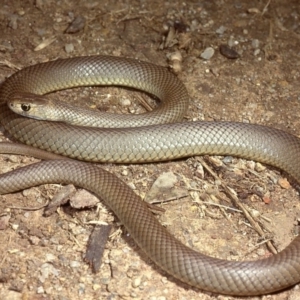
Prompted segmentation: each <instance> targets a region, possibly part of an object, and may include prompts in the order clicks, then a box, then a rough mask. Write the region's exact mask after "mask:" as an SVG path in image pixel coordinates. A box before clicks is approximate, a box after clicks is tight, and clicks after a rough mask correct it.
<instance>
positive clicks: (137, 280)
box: [132, 277, 142, 288]
mask: <svg viewBox="0 0 300 300" xmlns="http://www.w3.org/2000/svg"><path fill="white" fill-rule="evenodd" d="M141 282H142V279H141V277H137V278H135V279H134V280H133V282H132V287H134V288H136V287H138V286H140V284H141Z"/></svg>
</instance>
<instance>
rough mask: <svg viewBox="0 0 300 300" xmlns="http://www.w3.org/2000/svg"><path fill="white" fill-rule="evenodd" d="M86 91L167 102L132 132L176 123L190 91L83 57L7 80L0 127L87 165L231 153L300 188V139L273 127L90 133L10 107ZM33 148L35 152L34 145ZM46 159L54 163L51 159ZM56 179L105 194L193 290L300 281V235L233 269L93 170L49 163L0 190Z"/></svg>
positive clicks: (118, 61) (133, 67) (249, 290)
mask: <svg viewBox="0 0 300 300" xmlns="http://www.w3.org/2000/svg"><path fill="white" fill-rule="evenodd" d="M86 85H121V86H129V87H133V88H137V89H140V90H144V91H146V92H148V93H151V94H154V95H155V96H157V97H159V98H160V99H162V100H163V103H164V104H163V105H161V106H160V108H159V109H158V111H155V112H154V113H153V119H152V117H151V120H150V119H147V118H145V119H144V116H143V115H142V116H137V119H133V116H132V115H130V120H134V121H131V122H132V123H134V124H131V126H132V125H135V124H136V125H137V126H143V125H151V124H154V123H156V122H159V121H160V120H162V119H163V118H164V117H163V116H162V114H163V115H166V117H167V119H165V120H164V122H173V121H175V120H177V119H178V118H179V119H180V118H181V117H182V116H183V114H184V112H185V109H186V108H187V100H188V96H187V92H186V89H185V88H184V86H183V85H182V83H181V82H180V81H179V80H178V79H177V78H176V77H175V76H173V75H172V74H171V73H169V72H168V71H167V70H166V69H164V68H162V67H158V66H154V65H152V64H148V63H144V62H139V61H136V60H130V59H125V58H116V57H106V56H95V57H78V58H73V59H66V60H57V61H54V62H48V63H44V64H38V65H35V66H32V67H29V68H25V69H23V70H21V71H20V72H17V73H16V74H14V75H13V76H11V77H10V78H8V79H7V80H6V81H5V82H4V84H3V85H2V87H1V90H0V99H1V100H0V101H1V103H2V104H1V106H0V121H1V124H2V125H3V127H4V128H5V129H6V131H7V132H8V133H9V134H10V135H11V136H12V137H13V138H15V139H16V140H19V141H21V142H23V143H26V144H28V145H32V146H34V147H38V148H40V149H44V150H47V151H50V152H53V153H57V154H61V155H65V156H69V157H71V158H75V159H80V160H87V161H97V162H98V161H101V162H119V163H121V162H125V163H129V162H132V163H136V162H154V161H162V160H170V159H176V158H181V157H188V156H192V155H203V154H211V155H213V154H216V155H234V156H239V157H243V158H248V159H253V160H257V161H260V162H263V163H267V164H269V165H273V166H275V167H278V168H280V169H282V170H284V171H286V172H287V173H289V174H290V175H291V176H292V177H293V178H294V179H295V180H297V181H298V183H300V161H299V160H298V157H299V153H300V139H299V138H297V137H295V136H293V135H290V134H288V133H286V132H283V131H280V130H277V129H274V128H269V127H264V126H259V125H251V124H243V123H233V122H186V123H173V124H163V125H151V126H144V127H138V128H116V129H108V128H105V129H98V128H83V127H76V126H74V127H73V126H69V125H67V124H63V123H56V122H49V121H38V120H33V119H27V118H24V117H22V116H19V115H16V114H14V113H13V112H11V111H10V110H9V109H8V107H7V105H6V104H5V103H6V102H7V101H8V100H9V99H10V98H12V97H13V96H14V94H18V95H19V94H20V93H21V94H22V93H36V94H44V93H48V92H51V91H55V90H59V89H64V88H68V87H72V86H86ZM170 103H171V110H170V111H169V110H168V109H169V108H170V105H169V104H170ZM152 120H154V121H152ZM2 145H3V146H2V148H1V143H0V152H1V150H2V152H6V153H8V152H10V151H14V152H19V150H14V148H13V147H15V146H13V144H11V145H12V146H11V147H12V148H10V145H8V146H7V144H6V146H5V144H2ZM5 147H8V149H7V148H5ZM26 151H27V152H26V153H28V154H30V153H31V150H30V148H28V149H27V150H26ZM28 151H29V152H28ZM20 152H22V151H20ZM32 154H33V155H35V156H36V155H37V156H38V154H36V153H32ZM46 157H47V154H46ZM49 158H54V157H52V156H51V154H49ZM54 182H58V183H73V184H75V185H77V186H80V187H83V188H86V189H88V190H90V191H92V192H94V193H95V194H96V195H98V196H99V197H100V198H101V199H102V200H103V201H105V203H106V204H107V205H108V206H109V207H110V208H111V209H112V211H113V212H114V213H115V214H116V216H117V217H118V218H119V219H120V221H121V222H122V223H123V224H124V226H125V227H126V229H127V231H128V232H129V233H130V234H131V235H132V237H133V238H134V240H135V241H136V243H137V244H138V245H139V246H140V247H141V248H142V249H143V250H144V251H145V253H147V255H148V256H149V257H150V258H151V259H152V260H153V261H154V262H155V263H156V264H158V265H159V266H160V267H161V268H162V269H164V270H165V271H167V272H168V273H169V274H171V275H173V276H174V277H176V278H178V279H180V280H182V281H184V282H186V283H188V284H191V285H193V286H196V287H199V288H201V289H204V290H207V291H211V292H216V293H222V294H232V295H247V296H249V295H258V294H266V293H271V292H274V291H277V290H281V289H284V288H286V287H289V286H291V285H294V284H296V283H298V282H299V281H300V238H299V237H297V238H296V239H295V240H294V241H293V242H292V243H291V244H290V245H289V246H288V247H287V248H286V249H284V250H283V251H282V252H280V253H279V254H277V255H274V256H272V257H269V258H267V259H264V260H259V261H253V262H252V261H251V262H250V261H245V262H233V261H225V260H219V259H215V258H211V257H208V256H206V255H203V254H200V253H198V252H196V251H194V250H192V249H190V248H188V247H186V246H184V245H183V244H182V243H180V242H179V241H177V240H176V239H175V238H174V237H173V236H172V235H171V234H169V233H168V231H167V230H166V229H164V227H163V226H162V225H160V224H159V222H158V221H157V220H156V218H155V217H154V216H153V215H152V214H151V212H149V210H148V208H147V207H146V205H145V204H144V203H143V202H142V201H141V199H140V198H139V197H138V196H137V195H136V194H135V193H134V192H133V191H131V189H130V188H129V187H127V186H126V185H125V184H124V183H122V182H121V181H120V180H118V179H117V178H116V177H115V176H114V175H112V174H110V173H108V172H106V171H104V170H102V169H100V168H98V167H96V166H93V165H91V164H86V163H82V162H77V161H72V160H60V161H58V160H50V161H45V162H41V163H37V164H33V165H30V166H27V167H25V168H20V169H17V170H15V171H12V172H9V173H6V174H3V175H1V176H0V193H1V194H5V193H10V192H14V191H17V190H21V189H24V188H28V187H31V186H34V185H40V184H44V183H54Z"/></svg>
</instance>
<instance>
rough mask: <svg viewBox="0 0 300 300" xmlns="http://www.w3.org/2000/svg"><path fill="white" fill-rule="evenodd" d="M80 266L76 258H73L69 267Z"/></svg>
mask: <svg viewBox="0 0 300 300" xmlns="http://www.w3.org/2000/svg"><path fill="white" fill-rule="evenodd" d="M80 266H81V264H80V262H78V261H77V260H73V261H71V262H70V267H71V268H78V267H80Z"/></svg>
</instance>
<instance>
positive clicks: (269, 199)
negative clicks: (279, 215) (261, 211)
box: [263, 196, 272, 204]
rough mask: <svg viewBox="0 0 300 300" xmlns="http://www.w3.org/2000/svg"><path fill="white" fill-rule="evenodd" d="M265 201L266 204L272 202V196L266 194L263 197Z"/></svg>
mask: <svg viewBox="0 0 300 300" xmlns="http://www.w3.org/2000/svg"><path fill="white" fill-rule="evenodd" d="M263 201H264V203H266V204H270V203H271V201H272V200H271V198H270V197H268V196H264V197H263Z"/></svg>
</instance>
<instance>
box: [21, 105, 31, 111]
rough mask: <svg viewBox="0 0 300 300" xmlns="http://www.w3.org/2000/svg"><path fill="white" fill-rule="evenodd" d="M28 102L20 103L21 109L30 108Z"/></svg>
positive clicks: (27, 109) (26, 109)
mask: <svg viewBox="0 0 300 300" xmlns="http://www.w3.org/2000/svg"><path fill="white" fill-rule="evenodd" d="M30 108H31V107H30V104H21V109H22V110H23V111H29V110H30Z"/></svg>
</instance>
